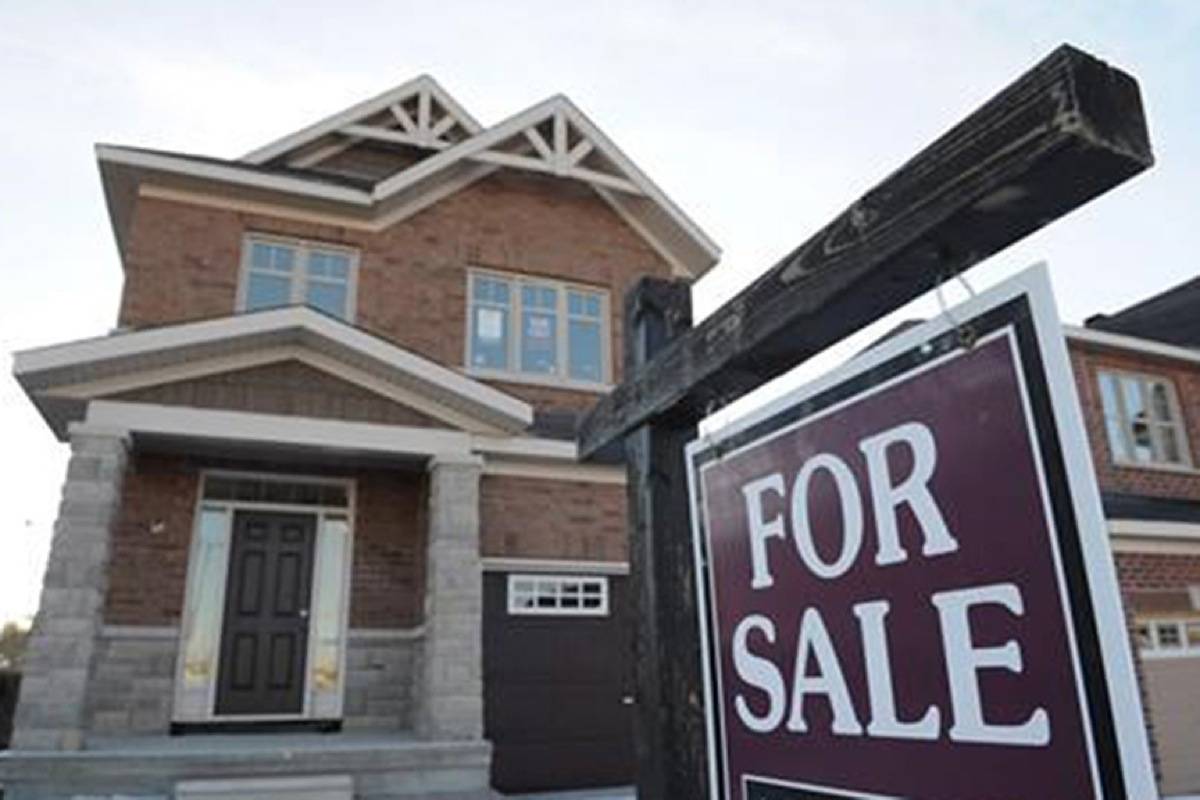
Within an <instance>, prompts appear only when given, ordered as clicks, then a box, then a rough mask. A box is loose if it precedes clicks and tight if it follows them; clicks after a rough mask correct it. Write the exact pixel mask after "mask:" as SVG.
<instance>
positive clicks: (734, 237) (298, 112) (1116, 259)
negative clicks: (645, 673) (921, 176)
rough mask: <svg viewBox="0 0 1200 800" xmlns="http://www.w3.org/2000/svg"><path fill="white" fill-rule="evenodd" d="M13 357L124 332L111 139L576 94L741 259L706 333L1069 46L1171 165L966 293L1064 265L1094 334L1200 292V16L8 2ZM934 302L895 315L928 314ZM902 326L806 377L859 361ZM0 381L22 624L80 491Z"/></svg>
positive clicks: (1062, 300)
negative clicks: (1102, 320)
mask: <svg viewBox="0 0 1200 800" xmlns="http://www.w3.org/2000/svg"><path fill="white" fill-rule="evenodd" d="M0 20H3V23H2V25H0V98H2V104H0V108H2V109H3V121H2V122H0V180H2V181H3V185H4V191H3V192H2V193H0V243H2V245H3V248H4V251H5V252H6V253H7V254H8V255H7V256H6V257H5V259H4V261H5V264H6V266H5V267H3V270H4V275H5V277H6V280H5V282H4V288H5V291H4V292H3V294H0V351H3V352H4V353H5V354H10V353H11V352H12V351H14V350H19V349H23V348H27V347H33V346H38V345H44V344H51V343H55V342H62V341H68V340H72V339H77V338H82V337H86V336H93V335H97V334H100V333H104V332H106V331H107V330H108V329H109V328H110V327H111V326H112V325H113V324H114V322H115V319H116V311H117V298H118V295H119V292H120V287H121V269H120V265H119V264H118V261H117V253H116V248H115V245H114V243H113V238H112V233H111V229H110V227H109V223H108V218H107V214H106V211H105V208H104V200H103V196H102V193H101V190H100V182H99V179H98V173H97V169H96V163H95V157H94V153H93V150H92V146H93V144H94V143H96V142H110V143H119V144H130V145H139V146H145V147H155V148H162V149H167V150H179V151H183V152H193V153H201V154H206V155H213V156H221V157H229V158H233V157H237V156H240V155H241V154H243V153H244V152H246V151H248V150H251V149H253V148H254V147H257V146H259V145H261V144H263V143H265V142H267V141H270V140H272V139H274V138H276V137H278V136H281V135H283V134H285V133H288V132H290V131H292V130H294V129H296V128H298V127H301V126H303V125H305V124H307V123H309V122H312V121H314V120H316V119H318V118H320V117H323V116H325V115H327V114H330V113H333V112H335V111H338V110H340V109H342V108H344V107H345V106H348V105H350V104H352V103H354V102H357V101H358V100H361V99H364V98H366V97H369V96H371V95H373V94H376V93H378V92H380V91H383V90H385V89H387V88H389V87H391V86H393V85H395V84H398V83H400V82H402V81H404V80H406V79H408V78H410V77H412V76H414V75H416V74H418V73H421V72H429V73H431V74H432V75H434V76H435V77H436V78H437V79H438V80H439V81H440V82H441V83H442V84H443V85H444V86H445V87H446V88H447V89H448V90H449V91H450V92H451V93H452V94H453V95H455V97H457V99H458V100H459V101H460V102H461V103H463V104H464V105H465V106H466V107H467V109H469V110H470V111H471V112H472V113H473V114H474V115H475V116H476V117H477V118H479V119H480V121H481V122H483V123H484V124H485V125H487V124H492V123H494V122H496V121H498V120H500V119H502V118H503V117H506V116H508V115H509V114H511V113H513V112H515V111H517V110H520V109H522V108H524V107H526V106H528V105H530V104H532V103H534V102H536V101H538V100H541V99H542V98H544V97H546V96H547V95H550V94H553V93H556V92H562V93H565V94H567V95H568V96H570V97H571V98H572V99H573V100H574V101H575V102H576V103H577V104H578V105H579V106H580V107H581V108H583V110H584V111H585V112H586V113H588V114H589V116H591V117H592V119H593V120H595V121H596V122H597V123H598V124H599V125H600V126H601V127H602V128H603V129H604V130H605V131H606V132H607V133H608V134H609V135H610V136H611V137H612V138H613V139H614V140H615V141H616V142H617V143H618V144H619V145H620V146H621V147H622V149H623V150H624V151H625V152H626V153H627V154H628V155H629V156H630V157H632V158H633V159H634V161H636V162H637V163H638V164H639V165H640V166H641V167H642V168H643V169H644V170H645V171H646V172H648V173H649V174H650V175H651V176H652V177H653V178H654V180H655V181H656V182H657V183H659V185H660V186H662V187H663V189H664V190H665V191H666V192H667V193H668V194H669V195H671V196H672V197H673V198H674V199H675V201H676V202H678V203H679V204H680V205H681V206H682V207H683V208H684V209H685V210H686V211H687V212H688V213H689V214H690V215H691V216H692V217H693V218H694V219H695V220H696V221H697V222H698V223H699V224H700V225H701V226H702V227H703V228H705V229H706V230H707V231H708V232H709V234H710V235H711V236H713V238H715V239H716V240H717V242H718V243H719V244H720V245H721V246H722V248H723V249H724V256H723V258H722V262H721V264H720V266H719V267H717V268H716V269H715V270H714V271H713V272H712V273H711V274H710V275H709V276H707V277H705V278H704V279H703V280H702V281H701V282H700V283H699V284H698V285H697V287H696V294H695V302H696V306H697V310H698V311H699V312H700V313H701V314H704V313H707V312H709V311H711V309H712V308H714V307H715V306H716V305H718V304H719V303H720V302H722V301H723V300H724V299H726V298H728V297H729V296H730V295H731V294H732V293H733V292H734V291H735V290H736V289H737V288H739V287H740V286H742V285H744V284H745V283H746V282H748V281H749V280H750V279H752V278H753V277H755V276H756V275H758V274H759V273H760V272H761V271H763V270H764V269H766V268H768V267H769V266H770V265H771V264H773V263H774V262H775V261H776V260H777V259H778V258H780V257H781V256H782V255H784V254H785V253H786V252H788V251H789V250H790V249H792V248H793V247H795V246H796V245H797V244H799V243H801V242H802V241H804V240H805V239H806V238H808V236H809V235H811V234H812V233H813V232H814V231H816V230H817V229H818V228H819V227H820V226H821V225H822V224H824V223H825V222H827V221H828V220H829V219H830V218H831V217H832V216H833V215H835V214H836V213H838V212H839V211H841V210H842V209H844V208H845V207H846V206H847V205H849V204H850V203H851V202H852V201H853V200H854V199H855V198H856V197H858V196H859V195H861V194H862V193H863V192H864V191H865V190H866V189H868V188H869V187H870V186H872V185H874V184H875V183H876V182H877V181H878V180H880V179H881V178H882V177H884V176H885V175H886V174H887V173H888V172H890V171H891V170H892V169H894V168H895V167H897V166H899V165H900V164H901V163H902V162H903V161H904V160H905V159H907V158H908V157H909V156H911V155H912V154H914V153H915V152H916V151H917V150H918V149H920V148H921V147H923V146H924V145H926V144H927V143H928V142H929V141H931V140H932V139H933V138H935V137H936V136H937V135H938V134H939V133H941V132H942V131H944V130H945V129H946V128H947V127H948V126H950V125H951V124H953V123H954V122H957V121H958V120H959V119H960V118H962V117H963V116H964V115H965V114H966V113H968V112H969V111H970V110H972V109H973V108H975V107H976V106H977V105H979V104H980V103H981V102H983V101H984V100H986V99H987V98H988V97H990V96H991V95H992V94H994V93H995V92H996V91H997V90H999V89H1000V88H1001V87H1003V86H1004V85H1006V84H1007V83H1008V82H1009V81H1011V80H1012V79H1013V78H1015V77H1016V76H1017V75H1018V74H1019V73H1020V72H1022V71H1024V70H1025V69H1026V68H1028V67H1030V66H1032V65H1033V64H1034V63H1035V62H1036V61H1037V60H1039V59H1040V58H1041V57H1042V56H1043V55H1045V54H1046V53H1048V52H1049V51H1050V50H1051V49H1053V48H1054V47H1055V46H1056V45H1058V44H1060V43H1062V42H1064V41H1066V42H1071V43H1072V44H1075V45H1076V46H1079V47H1082V48H1084V49H1085V50H1088V51H1089V52H1091V53H1093V54H1095V55H1097V56H1099V57H1101V58H1103V59H1105V60H1108V61H1110V62H1112V63H1114V64H1116V65H1119V66H1120V67H1122V68H1124V69H1126V70H1128V71H1130V72H1132V73H1133V74H1134V75H1135V76H1136V77H1137V78H1138V79H1139V80H1140V82H1141V86H1142V92H1143V97H1144V100H1145V103H1146V106H1147V112H1148V115H1149V119H1150V130H1151V139H1152V141H1153V143H1154V149H1155V152H1156V155H1157V158H1158V165H1157V166H1156V167H1154V168H1153V169H1152V170H1151V171H1150V172H1148V173H1146V174H1143V175H1142V176H1140V177H1138V178H1136V179H1134V180H1133V181H1131V182H1130V183H1128V184H1126V185H1124V186H1122V187H1120V188H1118V189H1117V190H1115V191H1113V192H1111V193H1110V194H1108V195H1106V196H1104V197H1102V198H1100V199H1099V200H1096V201H1094V202H1093V203H1091V204H1089V205H1088V206H1087V207H1085V208H1083V209H1081V210H1079V211H1076V212H1075V213H1073V214H1071V215H1070V216H1068V217H1066V218H1064V219H1063V220H1061V221H1059V222H1058V223H1057V224H1055V225H1053V226H1051V227H1050V228H1049V229H1046V230H1044V231H1041V232H1039V233H1037V234H1035V235H1034V236H1031V237H1029V238H1028V239H1026V240H1025V241H1023V242H1021V243H1019V244H1018V245H1016V246H1014V247H1012V248H1010V249H1009V250H1007V251H1005V252H1003V253H1001V254H999V255H997V256H995V257H993V258H992V259H990V260H989V261H987V262H985V263H984V264H983V265H981V266H979V267H977V268H975V269H974V270H972V271H971V273H970V274H969V278H970V281H971V283H972V284H973V285H974V286H976V287H977V288H982V287H986V286H989V285H991V284H993V283H995V282H997V281H998V280H999V279H1001V278H1003V277H1005V276H1007V275H1009V274H1011V273H1012V272H1014V271H1016V270H1018V269H1020V268H1022V267H1024V266H1027V265H1028V264H1030V263H1032V262H1034V261H1039V260H1046V261H1048V262H1049V263H1050V265H1051V273H1052V276H1053V279H1054V283H1055V287H1056V292H1057V296H1058V302H1059V306H1060V310H1061V312H1062V316H1063V318H1064V319H1065V320H1067V321H1070V322H1079V321H1081V320H1082V319H1083V318H1085V317H1087V316H1089V315H1090V314H1093V313H1096V312H1099V311H1111V310H1115V309H1117V308H1120V307H1122V306H1124V305H1127V304H1128V303H1130V302H1132V301H1134V300H1137V299H1139V298H1142V297H1144V296H1146V295H1149V294H1153V293H1155V292H1157V291H1159V290H1161V289H1163V288H1166V287H1168V286H1170V285H1172V284H1174V283H1178V282H1179V281H1182V280H1184V279H1186V278H1189V277H1192V276H1194V275H1195V274H1196V273H1197V270H1198V269H1200V257H1198V256H1197V255H1196V252H1197V249H1198V236H1197V228H1200V202H1198V200H1197V198H1198V196H1200V195H1198V187H1200V90H1198V89H1197V79H1198V78H1200V3H1196V2H1189V0H1176V1H1175V2H1166V1H1165V0H1163V1H1160V2H1154V1H1153V0H1141V1H1139V2H1132V1H1130V2H1116V1H1113V0H1110V1H1108V2H1095V3H1083V2H1062V1H1060V2H1045V3H1035V2H1019V0H1002V1H1001V2H962V1H961V0H960V1H959V2H882V1H881V2H851V1H850V0H837V1H835V2H800V1H795V2H779V3H771V2H748V1H747V0H743V2H737V3H735V2H722V3H699V2H689V3H667V2H648V1H643V2H601V3H578V2H573V3H563V2H524V3H523V2H517V1H516V0H514V2H508V3H495V2H474V1H471V2H466V1H464V0H451V2H443V3H406V2H402V1H399V2H398V1H397V0H390V1H389V2H379V3H367V2H350V1H349V0H344V1H343V2H338V3H322V4H316V3H309V2H289V3H286V4H283V3H273V4H268V3H256V2H251V1H250V0H238V2H226V1H225V0H209V2H205V3H188V4H186V5H185V4H183V3H180V2H145V3H125V2H113V1H111V0H106V1H105V2H82V1H80V2H73V3H61V2H48V1H45V0H43V1H42V2H38V3H26V2H17V0H0ZM936 311H937V304H936V303H935V302H934V301H933V300H932V299H931V298H928V297H927V298H924V299H923V300H919V301H917V302H916V303H915V304H914V306H913V307H912V308H909V309H906V310H904V311H903V312H901V314H899V315H897V316H914V315H929V314H932V313H936ZM889 324H890V320H885V321H883V322H881V323H879V324H877V325H876V326H874V329H873V330H868V331H865V332H862V333H860V334H859V335H858V336H856V337H853V338H852V339H851V340H848V341H847V342H845V343H843V345H842V346H840V347H839V348H837V349H836V350H835V351H834V352H832V353H829V354H826V355H825V356H824V357H822V358H820V359H818V360H817V361H816V362H814V363H810V364H809V365H808V366H806V367H805V368H803V369H801V370H800V371H799V372H798V373H797V375H796V376H789V378H788V379H785V380H784V383H789V382H791V383H794V382H795V381H797V380H799V379H800V378H801V377H802V376H804V375H811V374H813V372H814V371H817V370H820V369H822V368H825V367H827V366H828V365H830V364H832V363H834V362H835V361H837V360H838V359H840V358H843V357H844V356H845V355H846V354H847V353H851V352H853V351H854V350H856V349H858V348H859V347H861V346H862V345H863V344H865V343H866V342H867V341H870V339H871V338H872V337H873V336H875V335H876V334H877V332H878V331H879V330H880V329H881V328H885V327H887V326H888V325H889ZM9 372H10V368H8V367H6V369H5V373H6V374H5V375H3V376H0V435H2V437H3V441H5V442H6V443H7V444H8V447H9V453H10V456H9V457H8V458H6V459H4V460H3V462H2V463H0V487H3V489H2V493H3V494H2V499H3V502H2V503H0V620H3V619H9V618H21V617H25V616H28V615H30V614H32V612H33V610H34V608H35V606H36V601H37V591H38V587H39V585H40V582H41V575H42V570H43V568H44V561H45V554H46V550H47V548H48V544H49V538H50V531H51V529H52V526H53V522H54V517H55V513H56V507H57V503H58V494H59V490H60V486H61V482H62V479H63V473H64V467H65V458H66V451H67V448H66V446H65V445H62V444H59V443H57V442H56V441H55V440H54V438H53V436H52V435H51V434H50V432H49V430H48V429H47V428H46V426H45V425H44V423H43V422H42V421H41V419H40V418H39V417H38V415H37V414H36V412H35V411H34V409H33V406H32V405H31V404H30V403H29V402H28V400H27V399H26V398H25V396H24V394H23V393H22V392H21V391H20V389H19V387H18V386H17V385H16V383H15V381H14V380H13V379H12V378H11V376H10V375H9V374H8V373H9Z"/></svg>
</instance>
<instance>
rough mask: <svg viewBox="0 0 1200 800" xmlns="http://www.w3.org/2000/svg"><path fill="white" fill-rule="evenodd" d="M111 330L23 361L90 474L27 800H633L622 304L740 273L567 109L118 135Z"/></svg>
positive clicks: (69, 556) (38, 683)
mask: <svg viewBox="0 0 1200 800" xmlns="http://www.w3.org/2000/svg"><path fill="white" fill-rule="evenodd" d="M97 157H98V161H99V167H100V173H101V178H102V183H103V188H104V194H105V198H106V201H107V205H108V210H109V214H110V217H111V221H112V226H113V231H114V234H115V238H116V243H117V247H118V250H119V253H120V257H121V262H122V265H123V270H124V290H123V292H122V295H121V304H120V309H119V312H118V319H117V328H116V329H115V330H114V331H113V332H111V333H110V334H108V335H103V336H98V337H96V338H93V339H88V340H84V341H74V342H67V343H63V344H56V345H51V346H48V347H44V348H39V349H35V350H28V351H24V352H21V353H18V354H16V358H15V367H14V372H15V374H16V378H17V380H18V381H19V382H20V383H21V385H22V386H23V388H24V389H25V391H26V392H27V394H28V396H29V398H30V400H31V402H33V403H34V404H35V406H36V407H37V408H38V410H39V411H40V413H41V414H42V416H43V417H44V419H45V421H46V424H47V425H48V426H49V428H50V430H51V431H52V432H53V434H54V435H55V436H56V437H57V438H58V439H59V440H60V441H63V442H69V444H70V446H71V457H70V462H69V465H68V467H67V475H66V479H65V482H64V486H63V494H62V504H61V506H60V510H59V517H58V521H57V523H56V526H55V535H54V539H53V543H52V547H51V553H50V560H49V564H48V567H47V572H46V577H45V585H44V589H43V593H42V597H41V606H40V611H39V613H38V616H37V620H36V622H35V626H34V632H33V635H32V639H31V643H30V647H29V653H28V656H27V660H26V662H25V668H26V676H25V681H24V685H23V687H22V690H21V698H20V701H19V704H18V708H17V715H16V728H15V734H14V741H13V748H14V749H13V750H12V751H10V752H9V753H8V754H6V755H5V756H4V757H3V758H2V759H0V782H3V783H4V784H5V785H6V787H7V791H8V793H9V796H10V797H17V798H25V797H72V796H74V795H77V794H78V795H87V796H88V797H89V798H98V797H112V796H116V795H130V794H133V795H139V796H155V797H165V796H177V797H246V796H253V797H270V796H281V797H283V796H286V797H314V798H315V797H322V798H326V797H329V798H332V797H350V796H356V797H367V798H385V797H400V796H421V797H426V796H432V797H447V798H450V797H454V798H474V797H484V796H489V794H488V793H489V791H490V789H489V787H495V788H498V789H501V790H525V789H536V788H544V787H569V786H575V785H605V784H619V783H625V782H628V781H629V780H630V770H631V744H630V740H629V738H630V737H629V731H630V716H629V715H630V709H629V703H630V697H629V695H630V692H631V687H630V686H629V685H628V680H627V674H626V670H627V666H628V664H627V661H628V658H627V655H626V654H627V651H628V646H627V640H628V630H629V629H628V619H627V614H626V607H627V600H626V589H625V580H626V579H625V577H624V576H625V575H626V573H627V555H626V549H627V542H626V533H625V510H624V508H625V489H624V485H623V483H624V470H623V467H622V466H620V465H618V464H615V463H613V462H612V460H611V459H609V460H607V461H605V460H604V459H600V460H598V461H597V462H595V463H578V462H577V459H576V450H575V446H574V443H573V441H572V439H571V437H572V435H573V432H574V424H575V419H576V416H577V415H578V413H579V412H580V411H581V410H582V409H585V408H587V407H589V406H590V405H591V404H592V403H593V402H594V401H595V399H596V398H597V396H598V394H599V393H602V392H604V391H606V390H607V389H608V388H609V387H610V386H611V385H613V384H614V383H616V382H617V381H619V379H620V369H621V362H620V359H619V358H617V357H616V354H619V353H620V352H621V341H620V331H621V314H622V309H621V303H620V301H621V298H622V297H623V295H624V293H625V291H626V290H627V289H628V288H629V287H630V286H631V285H632V284H633V283H634V282H635V281H636V280H637V279H639V278H640V277H642V276H646V275H653V276H660V277H665V276H677V277H684V278H695V277H698V276H700V275H701V274H703V273H704V272H705V271H706V270H708V269H710V268H711V267H712V266H713V265H714V264H715V263H716V261H717V258H718V254H719V253H718V249H717V247H716V246H715V245H714V244H713V242H712V241H711V240H710V239H709V238H708V237H707V236H706V235H705V234H704V233H703V232H702V231H701V230H700V229H699V228H698V227H697V226H696V225H695V223H693V222H692V221H691V220H690V219H689V218H688V217H687V216H686V215H685V214H684V213H683V212H682V211H681V210H680V209H679V208H678V207H677V206H676V205H675V204H674V203H673V202H672V201H671V200H670V199H669V198H668V197H667V196H666V195H665V194H663V192H662V191H661V190H660V189H659V188H658V187H657V186H655V184H654V183H653V182H652V181H651V180H650V179H649V178H648V177H647V176H646V175H645V174H644V173H642V172H641V170H639V169H638V167H637V166H636V165H634V164H633V163H632V162H631V161H630V160H629V158H628V157H627V156H625V155H624V154H623V153H622V152H621V151H620V150H619V149H618V148H617V146H616V145H615V144H614V143H613V142H612V141H610V140H609V139H608V137H607V136H605V134H604V133H603V132H602V131H601V130H600V129H599V128H597V127H596V126H595V125H594V124H593V123H592V122H591V121H590V120H589V119H588V118H587V117H586V116H584V115H583V114H582V113H581V112H580V111H579V110H578V109H577V108H576V107H575V106H574V105H573V104H572V103H571V101H569V100H568V99H567V98H565V97H562V96H555V97H552V98H550V99H548V100H546V101H544V102H542V103H539V104H537V105H534V106H532V107H531V108H528V109H526V110H524V111H521V112H520V113H517V114H515V115H514V116H512V117H510V118H508V119H507V120H504V121H502V122H500V123H498V124H496V125H493V126H491V127H486V128H485V127H483V126H482V125H481V124H480V123H478V122H477V121H476V120H475V119H474V118H473V117H472V116H471V115H470V114H469V113H468V112H467V111H466V110H465V109H463V108H462V107H461V106H460V105H459V104H458V103H457V102H456V101H455V100H454V99H453V98H452V97H451V96H450V95H448V94H447V93H446V92H445V90H444V89H443V88H442V87H441V86H440V85H438V84H437V83H436V82H435V81H434V80H432V79H431V78H429V77H425V76H422V77H420V78H418V79H416V80H414V81H411V82H409V83H406V84H404V85H402V86H400V87H398V88H396V89H394V90H392V91H389V92H387V93H385V94H383V95H380V96H378V97H376V98H373V99H371V100H368V101H366V102H364V103H361V104H359V105H356V106H354V107H352V108H350V109H347V110H345V111H343V112H340V113H338V114H335V115H333V116H331V117H329V118H327V119H325V120H322V121H320V122H318V123H316V124H314V125H311V126H309V127H307V128H305V129H303V130H301V131H298V132H296V133H293V134H290V135H288V136H286V137H284V138H282V139H280V140H278V141H276V142H272V143H270V144H268V145H266V146H264V147H262V148H260V149H258V150H255V151H254V152H252V153H249V154H247V155H246V156H243V157H242V158H239V159H233V160H225V159H218V158H210V157H205V156H195V155H186V154H180V153H172V152H161V151H150V150H145V149H139V148H133V147H118V146H108V145H101V146H98V147H97Z"/></svg>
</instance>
